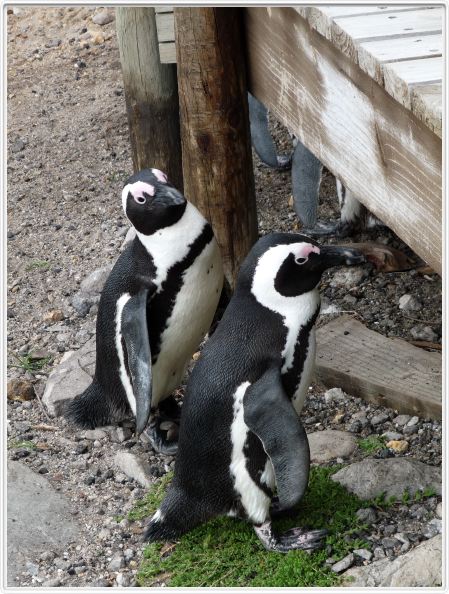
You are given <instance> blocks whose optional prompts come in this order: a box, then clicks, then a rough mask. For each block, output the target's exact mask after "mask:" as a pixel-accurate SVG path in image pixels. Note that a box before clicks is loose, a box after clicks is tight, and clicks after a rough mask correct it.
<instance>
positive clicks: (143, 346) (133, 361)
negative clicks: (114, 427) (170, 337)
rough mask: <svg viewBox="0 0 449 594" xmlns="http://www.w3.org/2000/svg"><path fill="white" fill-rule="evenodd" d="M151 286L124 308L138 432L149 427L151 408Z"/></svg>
mask: <svg viewBox="0 0 449 594" xmlns="http://www.w3.org/2000/svg"><path fill="white" fill-rule="evenodd" d="M148 290H149V289H148V288H147V287H145V288H143V289H141V290H140V291H139V292H138V293H136V294H135V295H133V296H132V297H131V298H130V299H129V300H128V301H127V302H126V304H125V306H124V307H123V311H122V320H121V321H122V324H121V329H122V337H123V340H124V342H125V346H126V353H127V359H128V368H129V373H130V376H131V382H132V388H133V393H134V397H135V400H136V402H135V409H136V413H135V414H136V434H137V435H140V434H141V433H142V431H143V430H144V429H145V426H146V424H147V422H148V418H149V416H150V411H151V388H152V385H151V383H152V373H151V352H150V340H149V337H148V326H147V315H146V307H147V297H148Z"/></svg>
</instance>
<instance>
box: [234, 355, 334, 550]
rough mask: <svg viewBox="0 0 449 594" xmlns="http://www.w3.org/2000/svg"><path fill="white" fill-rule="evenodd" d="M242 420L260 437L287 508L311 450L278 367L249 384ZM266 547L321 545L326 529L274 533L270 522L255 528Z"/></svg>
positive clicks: (304, 478) (303, 482)
mask: <svg viewBox="0 0 449 594" xmlns="http://www.w3.org/2000/svg"><path fill="white" fill-rule="evenodd" d="M243 410H244V421H245V423H246V425H247V426H248V427H249V428H250V429H251V431H253V432H254V433H255V434H256V435H257V436H258V437H259V439H260V440H261V442H262V444H263V447H264V450H265V452H266V453H267V455H268V456H269V458H270V460H271V463H272V464H273V469H274V474H275V477H276V485H277V492H278V501H279V503H278V507H279V509H282V510H289V509H292V508H293V507H294V506H296V505H297V504H298V503H299V502H300V500H301V499H302V497H303V495H304V492H305V490H306V488H307V484H308V480H309V467H310V451H309V442H308V440H307V434H306V432H305V430H304V427H303V426H302V424H301V422H300V420H299V418H298V415H297V414H296V411H295V409H294V408H293V405H292V403H291V402H290V400H289V398H288V396H287V395H286V393H285V391H284V387H283V385H282V380H281V373H280V370H279V368H278V367H277V366H273V367H270V368H269V369H268V370H267V371H266V372H265V373H264V374H263V375H262V377H261V378H260V379H259V380H258V381H257V382H255V383H254V384H252V385H251V386H249V388H248V389H247V390H246V392H245V396H244V397H243ZM254 529H255V531H256V534H257V535H258V536H259V538H260V540H261V541H262V543H263V544H264V546H265V547H266V548H267V549H268V550H272V551H279V552H288V551H289V550H291V549H312V548H317V547H319V546H321V544H322V542H321V541H322V538H323V537H324V536H325V534H326V533H327V532H326V530H312V531H309V532H308V531H306V530H304V529H302V528H293V529H292V530H289V531H288V532H286V533H284V534H282V535H276V534H275V533H274V532H273V530H272V527H271V522H270V521H268V520H267V521H265V522H264V523H263V524H260V525H258V526H255V527H254Z"/></svg>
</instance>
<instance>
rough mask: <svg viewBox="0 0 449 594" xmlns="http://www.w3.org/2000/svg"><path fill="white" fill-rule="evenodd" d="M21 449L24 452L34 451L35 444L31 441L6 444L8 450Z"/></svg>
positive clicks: (15, 441) (11, 441)
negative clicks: (24, 450)
mask: <svg viewBox="0 0 449 594" xmlns="http://www.w3.org/2000/svg"><path fill="white" fill-rule="evenodd" d="M15 448H21V449H26V450H35V449H36V444H35V443H34V442H33V441H29V440H25V441H18V440H15V439H13V440H10V441H9V442H8V450H10V449H15Z"/></svg>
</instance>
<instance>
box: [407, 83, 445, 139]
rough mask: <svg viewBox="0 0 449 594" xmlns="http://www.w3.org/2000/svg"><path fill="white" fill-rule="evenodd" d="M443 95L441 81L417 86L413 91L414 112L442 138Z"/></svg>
mask: <svg viewBox="0 0 449 594" xmlns="http://www.w3.org/2000/svg"><path fill="white" fill-rule="evenodd" d="M442 97H443V89H442V85H441V83H439V84H434V85H420V86H416V87H413V88H412V92H411V101H412V108H413V112H414V113H416V115H417V116H419V117H420V118H421V119H422V120H423V121H424V122H425V123H426V124H427V126H428V127H429V128H430V129H431V130H433V131H434V132H435V134H438V136H439V137H440V138H441V137H442V128H441V122H442V111H443V107H442Z"/></svg>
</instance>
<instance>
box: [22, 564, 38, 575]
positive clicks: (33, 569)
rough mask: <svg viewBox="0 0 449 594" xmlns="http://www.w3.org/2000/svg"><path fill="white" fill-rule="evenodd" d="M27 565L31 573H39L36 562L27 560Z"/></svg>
mask: <svg viewBox="0 0 449 594" xmlns="http://www.w3.org/2000/svg"><path fill="white" fill-rule="evenodd" d="M25 567H26V568H27V571H28V573H29V574H30V575H37V574H38V573H39V567H38V566H37V565H36V564H35V563H31V561H27V562H26V563H25Z"/></svg>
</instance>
